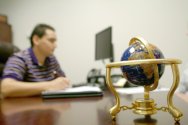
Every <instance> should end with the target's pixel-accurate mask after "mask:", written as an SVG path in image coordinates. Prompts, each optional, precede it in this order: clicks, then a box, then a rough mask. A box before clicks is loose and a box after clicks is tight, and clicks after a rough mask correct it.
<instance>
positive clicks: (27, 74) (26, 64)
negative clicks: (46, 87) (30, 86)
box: [2, 48, 65, 82]
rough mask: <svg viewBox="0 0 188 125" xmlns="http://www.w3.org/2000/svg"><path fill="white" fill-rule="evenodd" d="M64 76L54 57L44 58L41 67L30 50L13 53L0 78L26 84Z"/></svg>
mask: <svg viewBox="0 0 188 125" xmlns="http://www.w3.org/2000/svg"><path fill="white" fill-rule="evenodd" d="M54 72H56V73H57V74H58V76H65V74H64V72H63V71H62V70H61V68H60V65H59V63H58V61H57V60H56V58H55V56H53V55H52V56H49V57H47V58H46V60H45V63H44V65H43V66H40V65H39V64H38V60H37V58H36V56H35V54H34V52H33V49H32V48H29V49H26V50H23V51H21V52H18V53H15V54H14V55H13V56H12V57H10V58H9V59H8V61H7V63H6V66H5V68H4V71H3V76H2V78H13V79H16V80H19V81H26V82H41V81H50V80H53V79H55V78H56V77H57V76H56V75H55V74H54Z"/></svg>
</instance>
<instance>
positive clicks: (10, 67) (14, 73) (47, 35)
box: [1, 24, 69, 97]
mask: <svg viewBox="0 0 188 125" xmlns="http://www.w3.org/2000/svg"><path fill="white" fill-rule="evenodd" d="M30 41H31V48H29V49H26V50H23V51H21V52H18V53H15V54H14V55H13V56H12V57H10V58H9V60H8V61H7V63H6V66H5V68H4V71H3V77H2V83H1V92H2V94H3V96H4V97H27V96H36V95H40V94H41V92H42V91H45V90H59V89H65V88H67V87H68V86H69V80H68V79H67V78H66V77H65V74H64V72H63V71H62V70H61V68H60V65H59V63H58V62H57V60H56V58H55V57H54V56H53V52H54V50H55V48H56V34H55V30H54V28H53V27H51V26H49V25H46V24H39V25H37V26H36V27H35V28H34V30H33V32H32V34H31V37H30ZM57 76H58V77H57Z"/></svg>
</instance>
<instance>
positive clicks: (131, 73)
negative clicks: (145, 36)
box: [121, 42, 165, 86]
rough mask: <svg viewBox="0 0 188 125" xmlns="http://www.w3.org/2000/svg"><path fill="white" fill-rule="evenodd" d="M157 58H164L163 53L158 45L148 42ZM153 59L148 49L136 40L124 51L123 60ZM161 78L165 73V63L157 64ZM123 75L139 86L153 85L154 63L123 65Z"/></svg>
mask: <svg viewBox="0 0 188 125" xmlns="http://www.w3.org/2000/svg"><path fill="white" fill-rule="evenodd" d="M148 45H149V48H150V49H151V51H152V53H153V55H154V57H155V59H162V58H164V55H163V53H162V52H161V50H159V49H158V48H157V47H156V46H154V45H152V44H148ZM142 59H151V57H150V55H149V52H148V50H147V49H146V47H145V46H144V45H143V44H142V43H140V42H134V43H133V44H131V45H130V46H129V47H128V48H127V49H126V50H125V51H124V53H123V55H122V57H121V61H129V60H142ZM157 68H158V73H159V74H158V75H159V78H160V77H161V76H162V75H163V73H164V69H165V65H164V64H157ZM121 71H122V73H123V76H124V77H125V78H126V79H127V80H128V81H129V82H130V83H133V84H135V85H138V86H145V85H151V84H153V83H154V80H155V79H154V65H152V64H142V65H126V66H122V67H121Z"/></svg>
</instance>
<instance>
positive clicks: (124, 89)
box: [116, 87, 169, 94]
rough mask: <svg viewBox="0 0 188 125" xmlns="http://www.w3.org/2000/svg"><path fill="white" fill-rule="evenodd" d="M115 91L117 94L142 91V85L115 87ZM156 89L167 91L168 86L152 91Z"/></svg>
mask: <svg viewBox="0 0 188 125" xmlns="http://www.w3.org/2000/svg"><path fill="white" fill-rule="evenodd" d="M116 91H117V92H118V93H119V94H136V93H144V87H130V88H117V89H116ZM158 91H169V88H160V89H155V90H154V91H153V92H158Z"/></svg>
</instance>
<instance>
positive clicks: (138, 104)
mask: <svg viewBox="0 0 188 125" xmlns="http://www.w3.org/2000/svg"><path fill="white" fill-rule="evenodd" d="M133 107H134V110H133V112H134V113H136V114H140V115H152V114H155V113H157V108H156V104H155V102H154V100H153V99H151V98H149V99H144V98H140V99H136V100H135V101H134V103H133Z"/></svg>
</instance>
